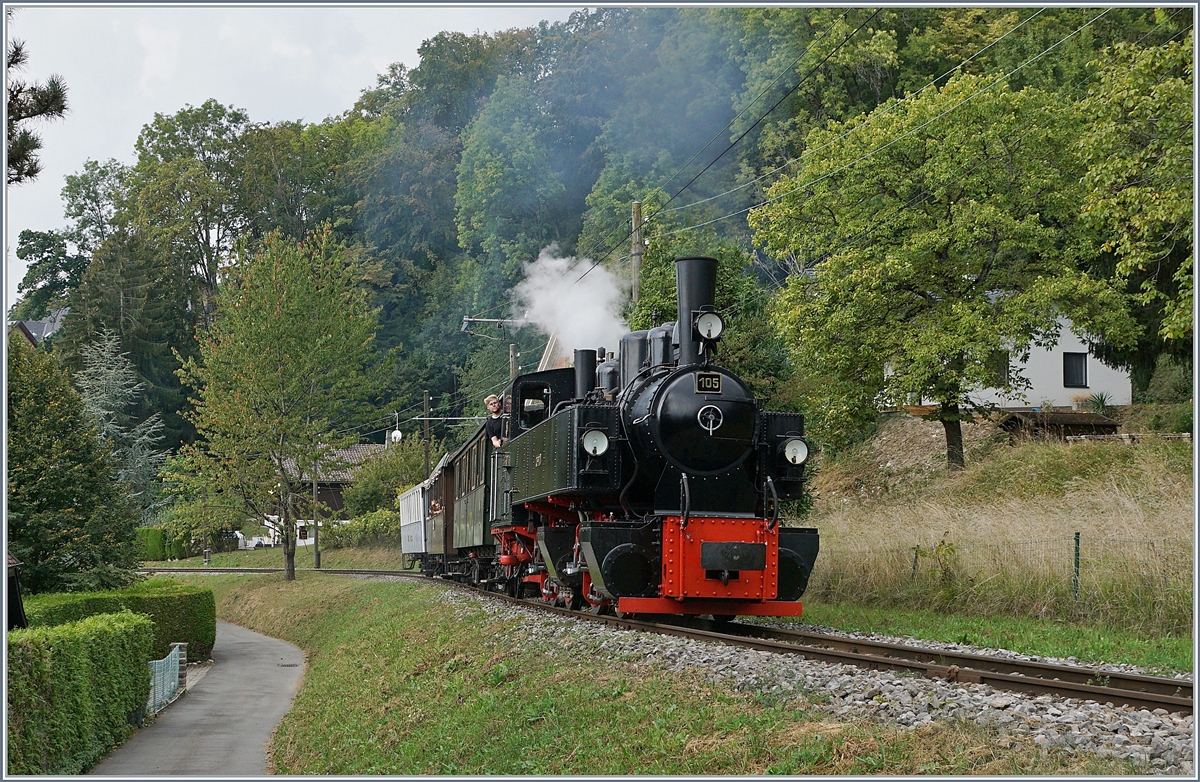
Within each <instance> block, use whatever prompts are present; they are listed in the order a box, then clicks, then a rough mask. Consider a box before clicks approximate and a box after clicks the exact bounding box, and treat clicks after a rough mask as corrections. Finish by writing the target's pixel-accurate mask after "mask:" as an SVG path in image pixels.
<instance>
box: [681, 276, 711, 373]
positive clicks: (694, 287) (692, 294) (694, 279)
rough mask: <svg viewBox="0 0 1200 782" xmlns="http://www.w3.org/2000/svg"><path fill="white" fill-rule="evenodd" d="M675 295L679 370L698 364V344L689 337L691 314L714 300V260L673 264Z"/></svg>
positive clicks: (690, 334)
mask: <svg viewBox="0 0 1200 782" xmlns="http://www.w3.org/2000/svg"><path fill="white" fill-rule="evenodd" d="M675 295H676V297H677V301H678V303H679V366H681V367H682V366H686V365H687V364H698V363H700V342H699V340H697V339H696V338H695V336H693V334H692V320H693V318H694V313H695V312H696V311H697V310H699V309H700V308H701V307H711V306H712V305H713V304H714V303H715V302H716V300H717V259H716V258H679V259H677V260H676V261H675Z"/></svg>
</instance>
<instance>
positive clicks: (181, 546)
mask: <svg viewBox="0 0 1200 782" xmlns="http://www.w3.org/2000/svg"><path fill="white" fill-rule="evenodd" d="M197 553H199V552H197V551H196V548H195V546H193V545H192V539H191V538H190V537H188V536H186V535H180V536H179V537H177V538H175V539H174V540H172V541H171V542H170V543H168V544H167V559H187V558H188V557H194V556H196V554H197Z"/></svg>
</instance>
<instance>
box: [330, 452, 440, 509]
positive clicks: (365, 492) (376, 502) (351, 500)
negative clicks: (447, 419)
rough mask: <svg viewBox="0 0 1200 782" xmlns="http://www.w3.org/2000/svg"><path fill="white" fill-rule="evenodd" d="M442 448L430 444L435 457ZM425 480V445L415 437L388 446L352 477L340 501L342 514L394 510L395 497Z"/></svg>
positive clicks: (359, 468) (368, 460)
mask: <svg viewBox="0 0 1200 782" xmlns="http://www.w3.org/2000/svg"><path fill="white" fill-rule="evenodd" d="M441 448H442V445H441V444H440V443H438V442H437V441H436V440H435V441H433V442H431V443H430V451H431V452H432V453H437V452H438V451H439V450H441ZM423 480H425V444H424V443H423V442H422V441H421V440H419V439H417V438H416V437H413V438H409V439H407V440H404V441H403V442H400V443H396V444H393V445H389V446H388V448H387V450H386V451H384V452H383V453H382V454H380V455H378V456H375V457H373V458H370V459H367V460H366V461H364V462H363V463H362V465H361V466H359V467H358V471H357V472H356V473H355V474H354V482H353V483H351V484H350V485H349V486H347V487H346V489H345V491H344V492H343V493H342V499H343V500H344V501H345V503H346V512H347V513H348V514H349V515H350V516H351V517H352V518H354V517H357V516H362V515H363V514H366V513H370V512H371V511H375V510H384V509H388V508H393V507H395V502H396V496H397V495H398V494H399V493H400V492H401V491H403V490H404V489H406V488H408V487H409V486H412V485H413V484H415V483H418V482H420V481H423Z"/></svg>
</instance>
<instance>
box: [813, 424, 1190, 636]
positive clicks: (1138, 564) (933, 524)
mask: <svg viewBox="0 0 1200 782" xmlns="http://www.w3.org/2000/svg"><path fill="white" fill-rule="evenodd" d="M940 429H941V427H940V426H939V425H937V424H935V423H931V422H926V421H921V420H918V419H914V418H905V419H890V420H885V421H883V422H882V424H881V426H880V432H879V435H878V436H877V437H876V438H874V439H873V440H872V441H871V442H869V443H867V444H864V445H863V446H861V447H860V448H859V449H858V450H857V451H856V453H854V454H852V455H850V456H849V457H847V458H843V459H840V460H837V461H834V462H833V463H831V464H829V465H825V466H824V467H823V469H822V470H821V472H820V474H819V476H818V479H817V480H816V481H815V483H816V486H817V490H818V494H819V498H818V501H817V503H816V505H815V507H814V512H813V514H812V515H810V516H809V517H808V518H807V519H806V520H805V523H806V524H811V525H813V526H816V527H818V528H819V529H820V530H821V555H820V557H819V559H818V563H817V568H816V571H815V572H814V574H813V582H812V586H810V590H815V592H816V594H819V595H821V596H822V598H823V599H826V600H838V599H855V600H863V601H866V602H868V603H874V604H887V605H897V606H900V605H910V604H911V605H913V607H929V606H931V605H934V606H944V607H955V608H958V609H962V608H963V607H966V606H969V607H970V609H969V610H973V611H977V612H980V613H1012V612H1019V613H1022V614H1025V615H1034V616H1044V617H1056V618H1057V617H1061V618H1073V619H1078V618H1087V617H1089V616H1091V617H1099V616H1104V615H1105V614H1107V615H1108V617H1107V618H1109V619H1113V620H1116V621H1118V622H1124V623H1127V624H1129V626H1142V627H1146V628H1147V629H1154V630H1159V631H1168V632H1186V631H1190V628H1191V603H1192V589H1191V583H1192V572H1193V568H1192V559H1193V549H1192V535H1193V518H1194V515H1193V514H1194V508H1193V486H1192V478H1191V473H1190V465H1191V459H1192V451H1191V444H1190V443H1187V442H1180V441H1174V442H1146V443H1139V444H1138V445H1132V446H1131V445H1125V444H1122V443H1080V444H1076V445H1066V444H1062V443H1039V442H1027V443H1022V444H1019V445H1018V446H1016V447H1009V446H1007V445H1005V444H1003V441H1002V440H1001V438H999V437H997V436H996V435H995V434H994V430H993V431H989V430H988V425H986V424H976V425H973V427H972V428H971V429H969V430H968V431H969V432H970V434H969V437H968V443H971V444H972V445H973V447H974V449H975V452H976V453H977V454H984V453H986V454H988V458H986V459H980V458H978V457H977V458H976V459H975V460H974V461H973V462H969V463H968V468H967V470H966V471H964V472H963V473H960V474H958V475H954V476H948V475H946V474H945V473H944V472H942V471H944V469H945V468H944V461H942V463H941V464H940V465H939V464H938V463H937V458H936V456H931V453H933V452H935V451H936V449H937V447H942V443H941V442H940V441H939V440H938V438H940V435H941V432H940ZM888 463H890V464H891V465H892V467H888V466H887V464H888ZM873 475H874V476H876V477H872V476H873ZM897 476H907V478H903V477H897ZM1076 532H1078V533H1079V535H1080V548H1079V554H1080V558H1079V571H1078V597H1076V582H1075V578H1076V574H1075V542H1074V535H1075V533H1076ZM810 594H813V592H811V591H810Z"/></svg>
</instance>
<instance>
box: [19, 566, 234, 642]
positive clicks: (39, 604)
mask: <svg viewBox="0 0 1200 782" xmlns="http://www.w3.org/2000/svg"><path fill="white" fill-rule="evenodd" d="M122 610H129V611H133V612H134V613H138V614H146V615H147V616H149V617H150V618H151V619H152V620H153V621H154V648H153V649H152V650H151V652H152V654H153V655H154V656H155V657H156V658H163V657H166V656H167V654H168V653H169V652H170V651H171V644H173V643H179V642H185V643H187V645H188V658H189V659H192V660H203V659H205V658H206V657H208V656H209V654H211V653H212V648H213V644H214V643H215V642H216V640H217V605H216V601H215V600H214V599H213V593H212V590H211V589H205V588H202V587H195V586H190V585H188V584H181V583H179V582H178V581H171V580H169V579H154V580H151V581H145V582H143V583H141V584H138V585H137V586H133V587H130V588H128V589H121V590H117V591H113V592H65V593H58V594H46V595H34V596H33V597H30V598H28V599H26V600H25V616H26V618H27V619H28V620H29V626H30V627H52V626H55V625H61V624H65V623H67V622H74V621H78V620H80V619H83V618H85V617H88V616H94V615H96V614H111V613H117V612H119V611H122Z"/></svg>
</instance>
